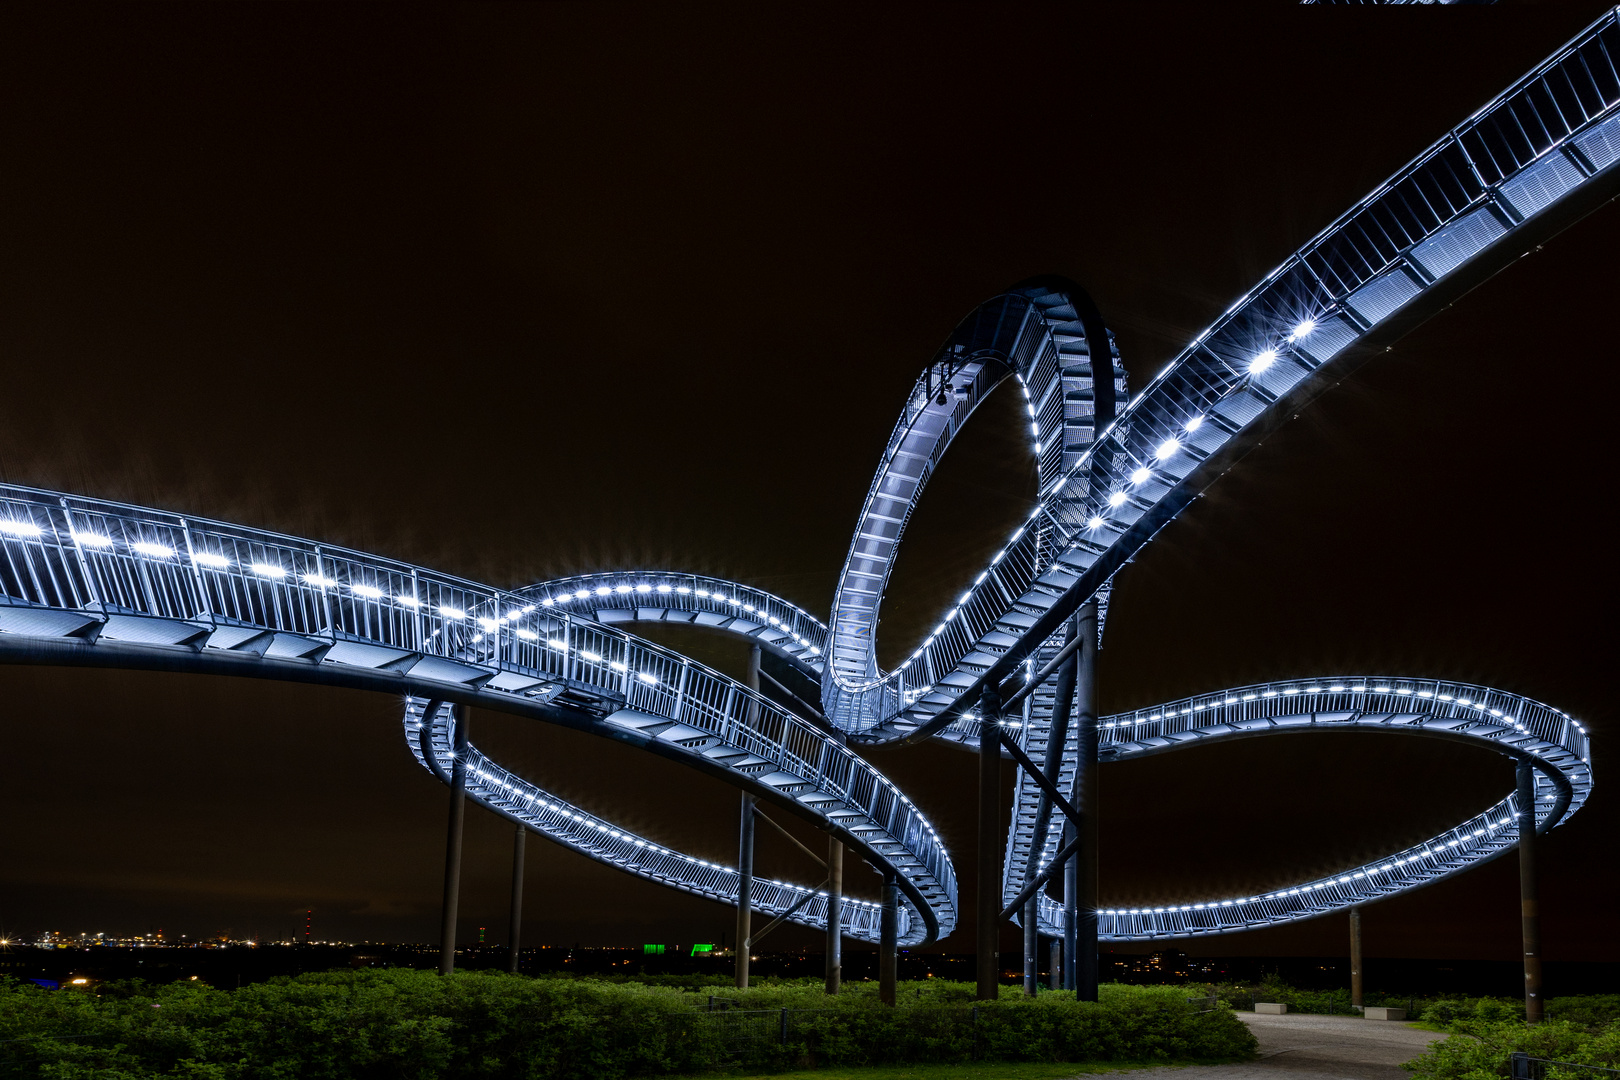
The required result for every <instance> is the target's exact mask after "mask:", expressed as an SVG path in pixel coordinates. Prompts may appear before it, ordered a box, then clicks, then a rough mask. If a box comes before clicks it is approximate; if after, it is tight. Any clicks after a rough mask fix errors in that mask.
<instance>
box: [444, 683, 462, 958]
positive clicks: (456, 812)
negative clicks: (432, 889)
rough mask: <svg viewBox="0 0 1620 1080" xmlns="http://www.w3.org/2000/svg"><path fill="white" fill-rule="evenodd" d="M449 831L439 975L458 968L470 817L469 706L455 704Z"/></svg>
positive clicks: (451, 709) (451, 713)
mask: <svg viewBox="0 0 1620 1080" xmlns="http://www.w3.org/2000/svg"><path fill="white" fill-rule="evenodd" d="M450 722H451V723H452V724H454V725H455V734H454V736H453V739H452V741H451V744H450V745H451V747H452V753H453V754H454V756H455V760H454V762H453V763H452V765H451V769H450V830H449V836H448V837H446V839H445V844H444V903H443V906H442V908H441V919H440V922H439V974H440V975H448V974H450V973H451V972H452V971H454V970H455V969H456V916H457V914H458V910H457V909H458V907H459V906H460V903H461V827H462V824H463V822H464V821H465V820H466V816H467V706H465V705H452V706H451V707H450Z"/></svg>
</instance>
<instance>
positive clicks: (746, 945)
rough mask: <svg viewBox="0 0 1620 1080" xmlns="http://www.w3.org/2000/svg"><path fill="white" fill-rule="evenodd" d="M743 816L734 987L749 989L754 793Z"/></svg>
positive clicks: (755, 676)
mask: <svg viewBox="0 0 1620 1080" xmlns="http://www.w3.org/2000/svg"><path fill="white" fill-rule="evenodd" d="M746 681H747V683H748V688H749V689H750V690H753V691H754V692H755V693H758V692H759V646H758V645H750V646H749V647H748V676H747V679H746ZM754 709H755V706H754V705H753V704H750V705H749V707H748V719H749V721H750V723H752V722H753V721H754V719H755V712H754ZM741 801H742V817H741V819H740V820H739V821H738V823H737V962H736V975H737V989H739V990H746V989H748V957H749V953H750V952H752V951H753V941H752V936H753V928H752V926H751V919H752V916H753V909H752V907H751V905H752V903H753V895H754V803H755V801H756V800H755V798H754V796H752V795H750V794H748V793H747V792H744V793H743V795H742V800H741Z"/></svg>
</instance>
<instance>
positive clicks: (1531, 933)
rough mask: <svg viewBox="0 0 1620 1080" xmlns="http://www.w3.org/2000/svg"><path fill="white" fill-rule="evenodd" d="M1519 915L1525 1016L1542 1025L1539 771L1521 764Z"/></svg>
mask: <svg viewBox="0 0 1620 1080" xmlns="http://www.w3.org/2000/svg"><path fill="white" fill-rule="evenodd" d="M1517 780H1518V802H1519V914H1520V918H1521V919H1522V920H1523V921H1522V929H1523V933H1524V1019H1525V1022H1526V1023H1530V1024H1539V1023H1541V1019H1542V1001H1541V911H1540V905H1539V904H1538V903H1537V896H1536V770H1535V767H1534V766H1532V765H1531V764H1530V763H1529V762H1528V761H1520V762H1519V763H1518V774H1517Z"/></svg>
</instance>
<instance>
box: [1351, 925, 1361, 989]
mask: <svg viewBox="0 0 1620 1080" xmlns="http://www.w3.org/2000/svg"><path fill="white" fill-rule="evenodd" d="M1350 1004H1351V1005H1353V1006H1354V1007H1356V1008H1358V1009H1359V1008H1361V1006H1362V1000H1361V905H1360V904H1357V905H1356V906H1354V907H1352V908H1351V909H1350Z"/></svg>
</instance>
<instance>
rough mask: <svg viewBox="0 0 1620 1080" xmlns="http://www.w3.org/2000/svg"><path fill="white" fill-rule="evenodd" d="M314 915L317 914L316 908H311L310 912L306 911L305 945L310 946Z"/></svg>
mask: <svg viewBox="0 0 1620 1080" xmlns="http://www.w3.org/2000/svg"><path fill="white" fill-rule="evenodd" d="M314 914H315V909H314V908H309V909H308V910H306V911H305V912H304V944H305V945H308V944H309V924H310V922H311V921H312V919H313V916H314Z"/></svg>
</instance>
